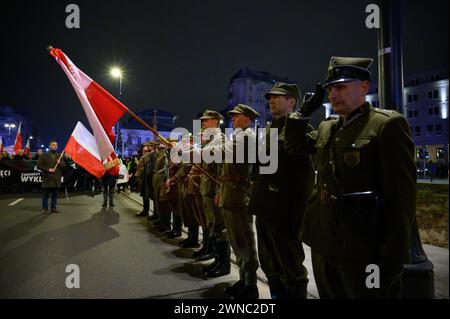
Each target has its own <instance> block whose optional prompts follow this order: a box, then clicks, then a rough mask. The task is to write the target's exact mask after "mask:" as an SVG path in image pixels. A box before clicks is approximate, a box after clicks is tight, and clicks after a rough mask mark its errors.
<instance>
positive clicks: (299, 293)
mask: <svg viewBox="0 0 450 319" xmlns="http://www.w3.org/2000/svg"><path fill="white" fill-rule="evenodd" d="M307 287H308V283H307V282H299V283H296V284H294V285H291V284H289V285H287V287H286V298H288V299H307V297H308V292H307Z"/></svg>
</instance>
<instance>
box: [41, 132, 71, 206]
mask: <svg viewBox="0 0 450 319" xmlns="http://www.w3.org/2000/svg"><path fill="white" fill-rule="evenodd" d="M49 149H50V151H48V152H47V153H45V154H42V156H41V157H40V158H39V161H38V163H37V168H38V169H39V170H41V171H42V213H43V214H48V197H49V195H50V194H51V196H52V200H51V212H52V213H59V211H58V210H57V208H56V204H57V199H58V188H59V187H61V169H62V168H64V167H65V162H64V161H61V155H62V154H59V153H57V149H58V142H56V141H51V142H50V144H49Z"/></svg>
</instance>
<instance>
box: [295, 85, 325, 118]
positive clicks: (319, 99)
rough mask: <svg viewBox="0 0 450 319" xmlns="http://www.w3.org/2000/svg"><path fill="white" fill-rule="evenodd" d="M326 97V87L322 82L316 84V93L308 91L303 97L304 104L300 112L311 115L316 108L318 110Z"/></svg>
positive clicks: (307, 115)
mask: <svg viewBox="0 0 450 319" xmlns="http://www.w3.org/2000/svg"><path fill="white" fill-rule="evenodd" d="M324 97H325V89H324V88H323V86H322V84H320V83H317V84H316V91H315V92H314V93H312V92H307V93H306V94H305V96H304V97H303V101H302V105H301V106H300V113H302V115H303V116H306V117H310V116H311V114H313V113H314V112H315V111H316V110H318V109H319V108H320V107H321V106H322V103H323V99H324Z"/></svg>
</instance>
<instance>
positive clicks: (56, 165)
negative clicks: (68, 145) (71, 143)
mask: <svg viewBox="0 0 450 319" xmlns="http://www.w3.org/2000/svg"><path fill="white" fill-rule="evenodd" d="M64 152H65V151H62V153H61V155H60V156H59V159H58V161H60V160H61V158H62V157H63V155H64ZM58 161H56V165H55V167H53V169H56V168H57V167H58Z"/></svg>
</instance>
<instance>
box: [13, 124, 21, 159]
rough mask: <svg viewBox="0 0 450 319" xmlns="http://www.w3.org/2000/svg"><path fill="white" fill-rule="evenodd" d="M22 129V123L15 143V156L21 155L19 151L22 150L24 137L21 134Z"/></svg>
mask: <svg viewBox="0 0 450 319" xmlns="http://www.w3.org/2000/svg"><path fill="white" fill-rule="evenodd" d="M21 127H22V122H20V124H19V129H18V130H17V135H16V140H15V142H14V149H13V151H14V154H17V153H19V151H20V150H21V149H22V135H21V134H20V129H21Z"/></svg>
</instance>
